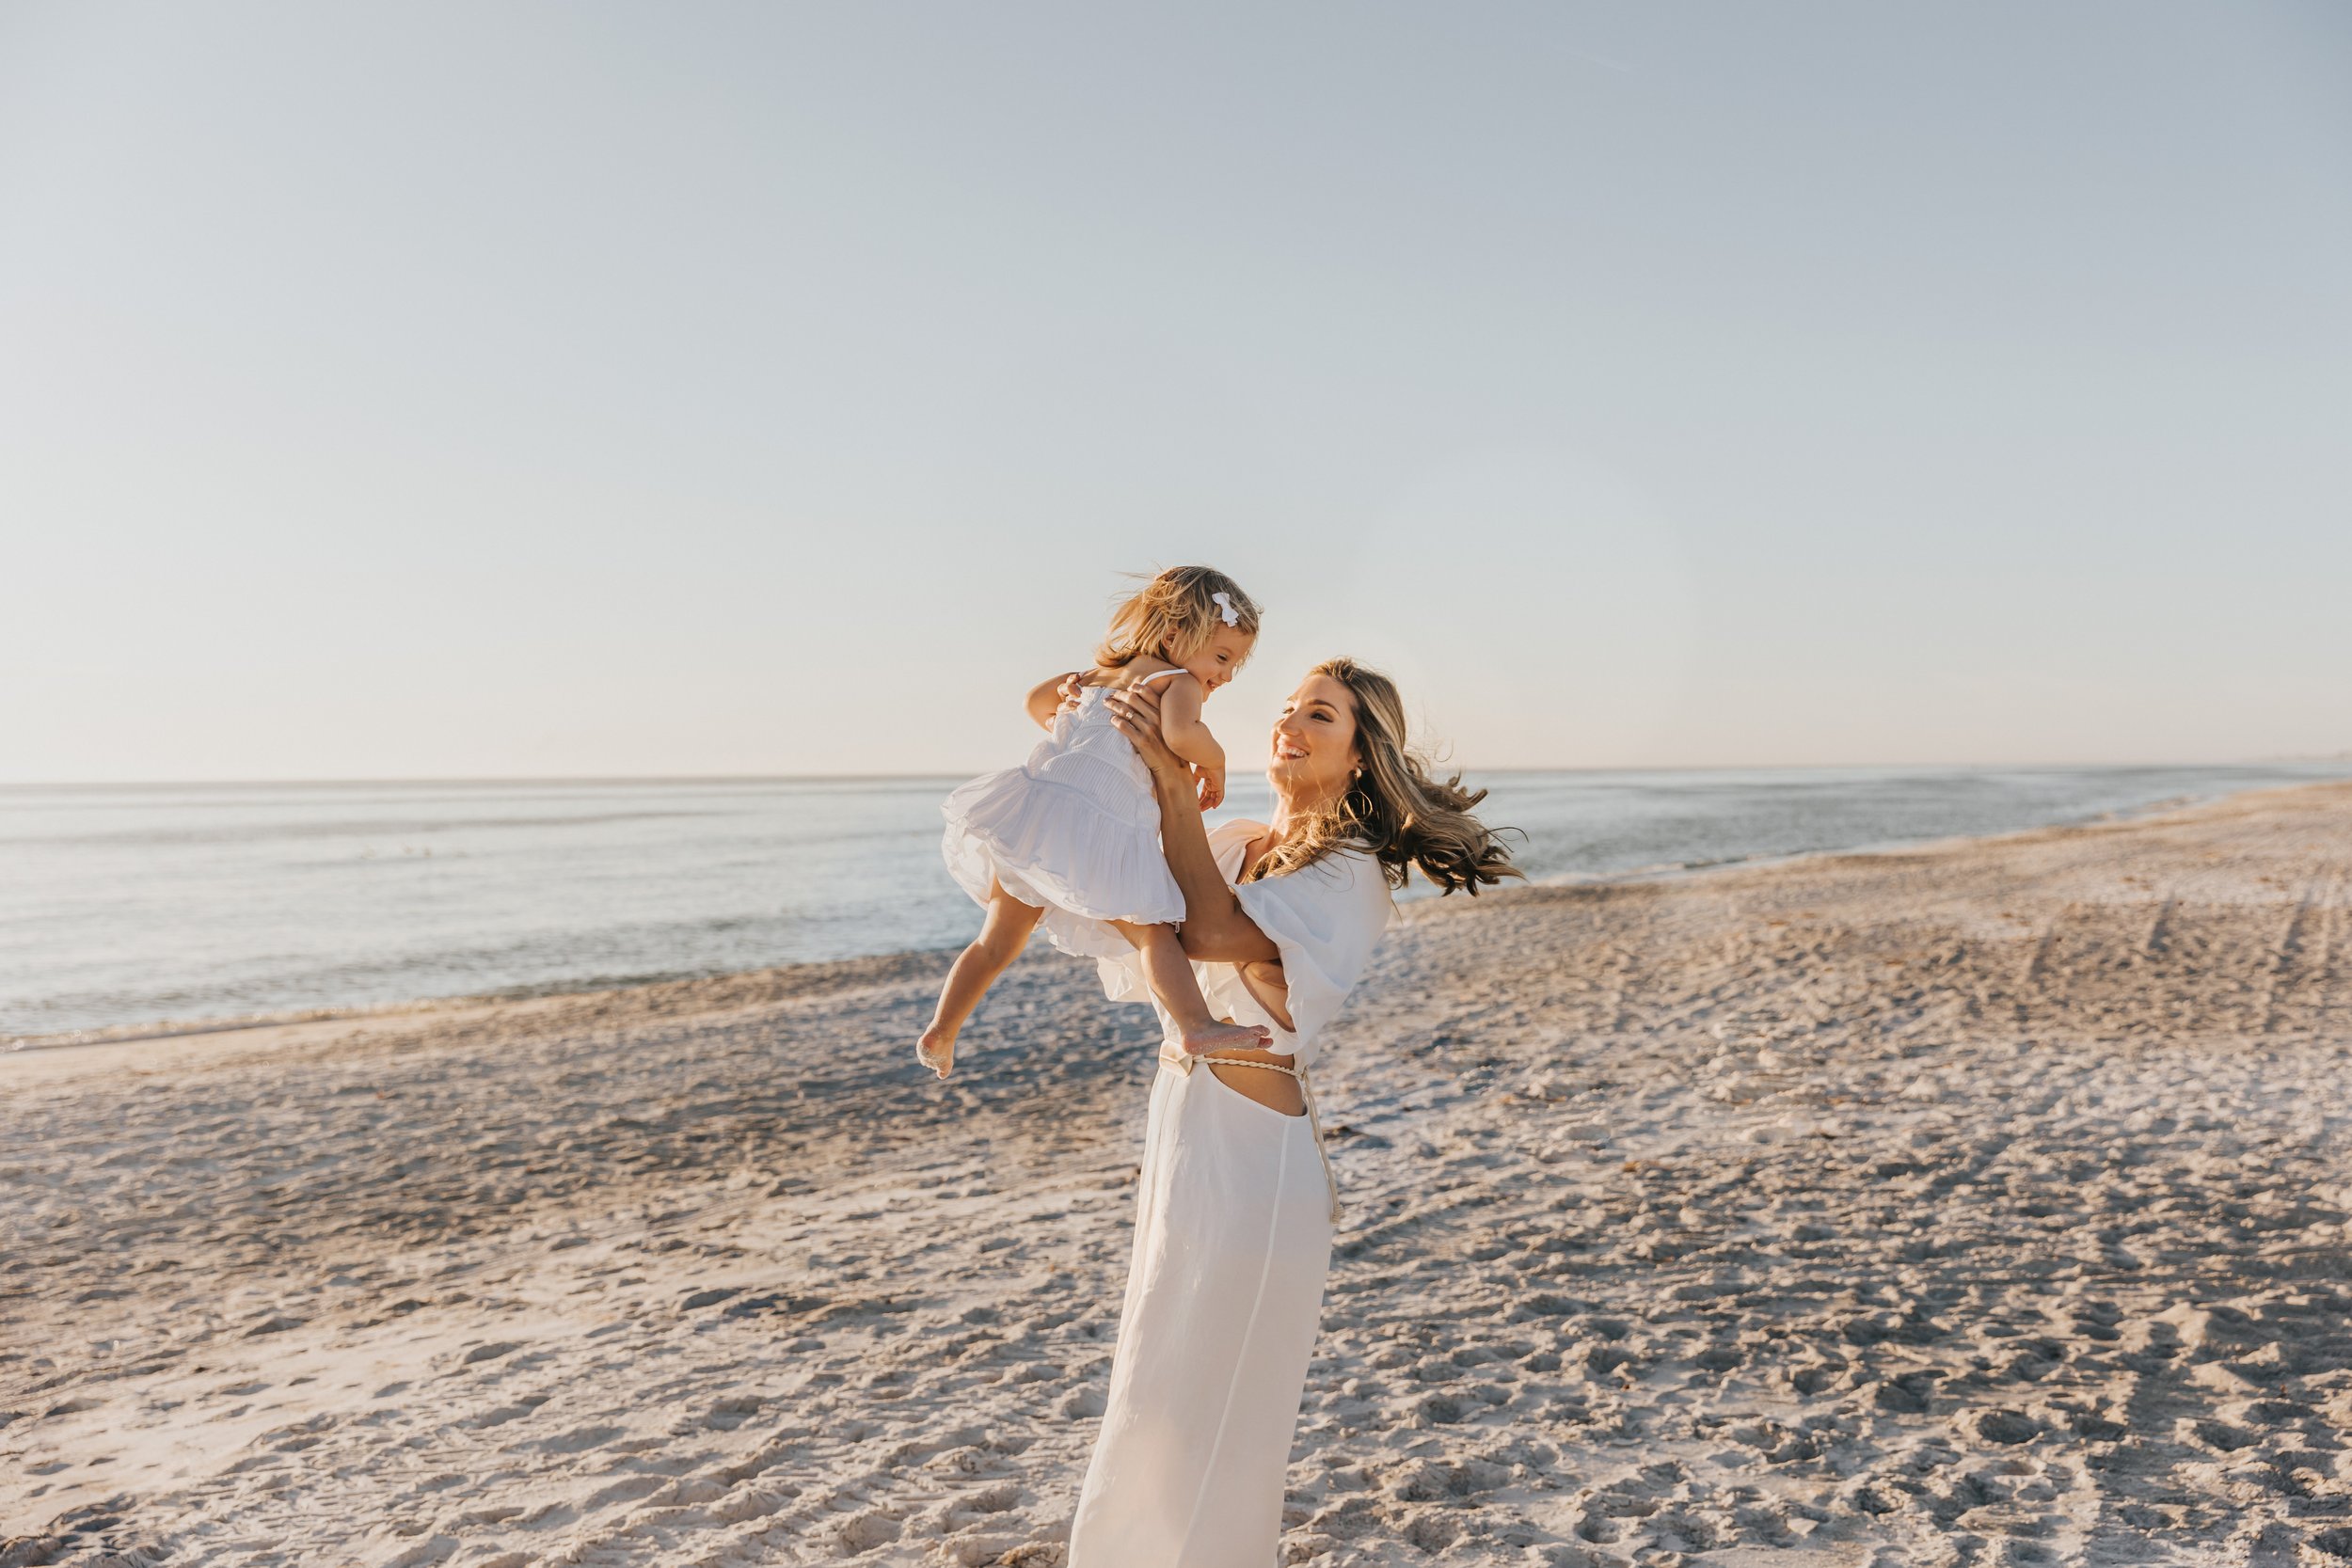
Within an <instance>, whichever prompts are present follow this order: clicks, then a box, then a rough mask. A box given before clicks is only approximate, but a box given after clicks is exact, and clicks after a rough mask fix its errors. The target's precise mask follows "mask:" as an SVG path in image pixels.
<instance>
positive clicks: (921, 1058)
mask: <svg viewBox="0 0 2352 1568" xmlns="http://www.w3.org/2000/svg"><path fill="white" fill-rule="evenodd" d="M914 1059H915V1060H916V1061H918V1062H921V1063H922V1064H923V1065H924V1066H925V1067H927V1068H929V1069H931V1070H932V1071H933V1072H935V1073H937V1074H939V1076H940V1077H942V1078H945V1077H946V1076H947V1074H948V1072H949V1070H950V1069H953V1068H954V1067H955V1065H956V1032H955V1031H954V1030H953V1029H943V1028H941V1027H940V1026H939V1025H938V1024H936V1023H934V1024H932V1025H931V1026H930V1028H928V1029H926V1030H924V1031H923V1037H922V1038H921V1039H919V1040H916V1041H915V1042H914Z"/></svg>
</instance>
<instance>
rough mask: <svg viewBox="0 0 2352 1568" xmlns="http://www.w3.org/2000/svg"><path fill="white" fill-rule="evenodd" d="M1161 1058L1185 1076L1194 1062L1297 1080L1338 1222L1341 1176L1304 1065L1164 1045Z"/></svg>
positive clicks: (1333, 1218)
mask: <svg viewBox="0 0 2352 1568" xmlns="http://www.w3.org/2000/svg"><path fill="white" fill-rule="evenodd" d="M1160 1060H1161V1061H1163V1062H1166V1063H1167V1064H1168V1066H1170V1067H1172V1068H1174V1069H1176V1070H1177V1071H1178V1072H1181V1073H1183V1074H1184V1075H1185V1076H1186V1077H1190V1076H1192V1069H1193V1066H1194V1064H1195V1063H1198V1062H1215V1063H1216V1064H1218V1065H1219V1066H1221V1067H1254V1068H1257V1069H1260V1070H1262V1071H1265V1072H1279V1073H1281V1074H1282V1075H1283V1076H1285V1077H1287V1078H1292V1079H1295V1080H1296V1081H1297V1084H1298V1096H1299V1098H1300V1099H1301V1100H1304V1101H1306V1102H1307V1132H1308V1134H1309V1135H1310V1136H1311V1137H1312V1138H1313V1139H1314V1141H1315V1158H1316V1159H1318V1160H1320V1161H1322V1162H1323V1185H1324V1187H1325V1189H1326V1190H1327V1191H1328V1192H1329V1193H1330V1195H1331V1222H1332V1223H1333V1224H1334V1225H1336V1224H1338V1223H1339V1218H1340V1179H1339V1178H1338V1177H1337V1176H1336V1175H1334V1174H1333V1173H1332V1170H1331V1156H1330V1155H1329V1154H1328V1153H1327V1152H1326V1151H1325V1149H1324V1147H1323V1123H1322V1122H1321V1121H1319V1120H1318V1119H1316V1117H1315V1086H1314V1085H1312V1084H1311V1083H1309V1082H1308V1081H1307V1069H1305V1068H1303V1067H1284V1066H1282V1065H1281V1064H1280V1063H1279V1062H1261V1061H1256V1060H1253V1059H1252V1058H1250V1057H1248V1056H1220V1055H1218V1054H1216V1053H1215V1052H1203V1053H1200V1054H1198V1055H1195V1054H1193V1053H1190V1052H1187V1051H1185V1050H1184V1049H1183V1048H1182V1047H1181V1046H1167V1047H1164V1048H1162V1050H1161V1052H1160ZM1229 1086H1230V1085H1229ZM1236 1092H1238V1091H1236ZM1266 1109H1267V1110H1269V1111H1272V1110H1274V1107H1273V1106H1271V1105H1269V1106H1267V1107H1266ZM1275 1114H1276V1115H1277V1116H1279V1115H1281V1114H1282V1113H1280V1112H1279V1111H1277V1112H1275Z"/></svg>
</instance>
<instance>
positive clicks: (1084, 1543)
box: [1069, 822, 1391, 1568]
mask: <svg viewBox="0 0 2352 1568" xmlns="http://www.w3.org/2000/svg"><path fill="white" fill-rule="evenodd" d="M1263 832H1265V830H1264V829H1263V827H1261V826H1259V825H1258V824H1257V823H1254V822H1229V823H1227V824H1226V825H1225V826H1223V827H1221V828H1219V829H1218V830H1217V831H1216V832H1214V833H1212V834H1210V835H1209V848H1210V850H1211V852H1212V853H1213V854H1215V856H1216V865H1217V869H1218V870H1219V871H1220V872H1222V873H1223V874H1224V877H1225V879H1226V880H1227V881H1228V882H1229V883H1233V882H1237V879H1238V878H1239V877H1240V875H1241V870H1242V857H1243V855H1244V854H1246V853H1247V852H1248V846H1249V844H1250V842H1251V841H1252V840H1253V839H1255V838H1257V837H1259V836H1260V835H1261V834H1263ZM1233 892H1234V895H1236V896H1237V897H1238V898H1240V900H1241V906H1242V909H1243V910H1244V911H1246V912H1247V913H1248V916H1249V918H1250V919H1251V920H1253V921H1255V922H1256V923H1257V926H1258V928H1259V929H1260V930H1262V931H1263V932H1264V933H1265V934H1266V935H1267V936H1268V937H1270V938H1272V939H1273V942H1274V945H1275V946H1276V947H1277V948H1279V949H1280V951H1281V955H1282V977H1283V980H1284V982H1285V983H1286V984H1287V985H1288V987H1289V991H1290V994H1289V997H1288V999H1287V1002H1286V1010H1287V1011H1288V1012H1289V1013H1290V1017H1291V1023H1292V1027H1291V1028H1289V1029H1284V1028H1282V1027H1281V1026H1280V1025H1279V1024H1278V1023H1276V1022H1275V1021H1274V1018H1273V1016H1272V1015H1271V1014H1269V1013H1268V1012H1267V1011H1266V1010H1265V1009H1264V1008H1263V1006H1260V1005H1259V1003H1258V1000H1257V998H1256V997H1254V996H1252V995H1251V994H1250V992H1249V989H1248V986H1247V985H1245V984H1244V983H1243V981H1242V976H1241V972H1240V971H1239V970H1238V969H1237V968H1235V967H1234V966H1233V965H1232V964H1206V963H1202V964H1195V965H1193V973H1194V974H1196V975H1198V976H1199V977H1200V991H1201V994H1202V995H1203V996H1205V997H1206V998H1207V999H1208V1002H1209V1007H1210V1010H1211V1011H1213V1012H1215V1013H1216V1015H1217V1016H1218V1017H1220V1018H1231V1019H1234V1020H1236V1021H1238V1022H1243V1023H1263V1024H1264V1025H1266V1026H1267V1027H1268V1028H1269V1029H1270V1030H1271V1031H1272V1032H1273V1035H1274V1049H1275V1050H1276V1051H1278V1052H1281V1053H1284V1054H1286V1055H1290V1056H1292V1057H1295V1059H1296V1061H1297V1064H1298V1065H1299V1066H1300V1067H1301V1068H1305V1067H1308V1066H1310V1065H1311V1064H1312V1063H1313V1061H1314V1059H1315V1055H1316V1046H1317V1037H1319V1036H1320V1035H1321V1033H1322V1031H1323V1028H1324V1026H1325V1025H1326V1024H1327V1023H1329V1022H1331V1020H1332V1019H1333V1018H1334V1017H1336V1016H1338V1013H1339V1010H1340V1006H1341V1004H1342V1003H1343V1002H1344V1001H1345V1000H1346V999H1347V993H1348V992H1349V991H1350V990H1353V989H1354V988H1355V985H1356V981H1357V979H1358V977H1359V976H1360V975H1361V974H1363V972H1364V968H1365V966H1366V965H1367V964H1368V963H1369V962H1370V961H1371V959H1372V952H1373V948H1374V947H1375V944H1377V943H1378V942H1379V940H1380V933H1381V932H1382V931H1383V930H1384V929H1385V928H1386V927H1387V926H1388V924H1389V915H1390V912H1391V905H1390V902H1389V885H1388V882H1387V879H1384V878H1383V877H1382V876H1381V874H1380V866H1379V864H1378V863H1377V862H1375V860H1374V859H1373V858H1372V857H1371V856H1370V855H1368V854H1364V853H1362V852H1360V851H1356V850H1349V851H1344V852H1342V853H1340V854H1336V855H1331V856H1329V857H1327V858H1326V859H1324V860H1321V861H1318V862H1316V863H1314V864H1312V865H1309V866H1305V867H1302V868H1301V869H1299V870H1297V871H1294V872H1291V873H1289V874H1287V875H1285V876H1279V877H1268V878H1265V879H1263V880H1260V881H1255V882H1238V883H1237V885H1236V886H1235V887H1234V889H1233ZM1101 968H1102V973H1103V979H1104V990H1106V991H1107V992H1109V994H1110V995H1111V996H1112V997H1113V998H1114V999H1115V1000H1135V1001H1149V1000H1150V999H1151V994H1152V993H1151V990H1150V988H1149V987H1148V986H1147V985H1146V984H1145V982H1144V978H1143V966H1142V963H1141V961H1140V960H1139V959H1137V958H1135V957H1134V956H1133V955H1132V953H1130V954H1126V955H1122V956H1121V957H1120V959H1118V960H1117V961H1111V960H1105V961H1104V963H1103V964H1102V966H1101ZM1161 1016H1162V1019H1163V1022H1165V1020H1166V1016H1167V1015H1166V1014H1165V1013H1163V1014H1162V1015H1161ZM1167 1036H1168V1040H1169V1041H1170V1042H1173V1041H1175V1038H1176V1037H1175V1032H1174V1030H1173V1029H1172V1028H1169V1029H1168V1031H1167ZM1183 1059H1184V1058H1183V1046H1182V1045H1181V1044H1175V1043H1171V1044H1165V1045H1163V1047H1162V1049H1161V1055H1160V1061H1161V1068H1160V1071H1159V1074H1158V1076H1157V1077H1156V1078H1155V1079H1154V1081H1153V1083H1152V1110H1151V1121H1150V1126H1149V1130H1148V1131H1147V1132H1145V1134H1144V1142H1143V1172H1142V1180H1140V1181H1138V1182H1137V1183H1136V1241H1135V1253H1134V1260H1133V1262H1132V1264H1131V1266H1130V1268H1129V1271H1128V1275H1127V1294H1126V1299H1125V1302H1124V1304H1123V1305H1122V1307H1120V1315H1119V1348H1118V1350H1117V1351H1116V1352H1115V1353H1114V1354H1112V1356H1111V1381H1110V1398H1109V1401H1108V1408H1106V1409H1105V1410H1104V1413H1103V1427H1102V1431H1101V1433H1100V1434H1099V1435H1098V1436H1097V1437H1096V1439H1095V1444H1094V1455H1093V1458H1092V1460H1091V1462H1090V1463H1089V1465H1088V1466H1087V1474H1086V1481H1085V1484H1084V1485H1083V1486H1082V1487H1081V1488H1080V1489H1079V1493H1078V1509H1077V1513H1076V1516H1075V1517H1074V1518H1073V1520H1072V1523H1071V1531H1070V1557H1069V1568H1272V1565H1273V1562H1274V1560H1275V1552H1276V1549H1277V1546H1278V1544H1279V1542H1280V1539H1281V1534H1282V1481H1283V1477H1284V1475H1285V1473H1286V1472H1287V1471H1288V1469H1289V1467H1290V1451H1291V1439H1292V1437H1293V1435H1294V1434H1295V1430H1296V1428H1297V1425H1298V1402H1299V1396H1300V1394H1301V1393H1302V1392H1304V1390H1305V1388H1306V1384H1307V1360H1308V1356H1309V1354H1310V1353H1311V1351H1312V1349H1313V1347H1314V1338H1315V1323H1316V1320H1317V1319H1318V1318H1319V1317H1320V1316H1321V1314H1322V1306H1323V1281H1324V1275H1325V1273H1326V1272H1327V1270H1328V1268H1329V1266H1330V1261H1331V1223H1332V1216H1331V1193H1330V1189H1329V1187H1328V1185H1327V1182H1328V1180H1329V1179H1328V1175H1327V1169H1326V1167H1325V1165H1324V1162H1323V1158H1322V1154H1321V1150H1320V1149H1319V1148H1318V1147H1317V1141H1316V1138H1315V1134H1314V1126H1313V1123H1312V1122H1311V1119H1310V1118H1309V1117H1304V1116H1296V1117H1292V1116H1284V1115H1283V1114H1282V1113H1281V1112H1279V1111H1277V1110H1274V1109H1272V1108H1271V1107H1269V1106H1266V1105H1262V1104H1260V1103H1259V1102H1258V1101H1255V1100H1252V1099H1250V1098H1249V1097H1248V1095H1245V1094H1243V1093H1242V1092H1241V1091H1240V1090H1239V1089H1236V1088H1234V1087H1232V1085H1229V1084H1225V1083H1223V1082H1221V1081H1219V1080H1218V1078H1217V1076H1216V1073H1215V1072H1213V1071H1211V1070H1210V1069H1208V1068H1206V1067H1201V1068H1199V1069H1198V1070H1195V1071H1190V1072H1186V1071H1183V1070H1180V1068H1179V1066H1178V1064H1179V1063H1180V1062H1181V1061H1182V1060H1183Z"/></svg>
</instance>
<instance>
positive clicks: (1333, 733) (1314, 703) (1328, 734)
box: [1266, 675, 1356, 806]
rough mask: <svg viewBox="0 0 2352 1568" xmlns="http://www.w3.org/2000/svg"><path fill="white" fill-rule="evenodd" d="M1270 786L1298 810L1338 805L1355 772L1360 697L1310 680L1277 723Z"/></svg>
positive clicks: (1332, 683) (1324, 679) (1330, 682)
mask: <svg viewBox="0 0 2352 1568" xmlns="http://www.w3.org/2000/svg"><path fill="white" fill-rule="evenodd" d="M1273 742H1274V747H1273V755H1272V757H1271V758H1270V759H1269V760H1268V762H1267V764H1266V780H1267V782H1268V783H1269V784H1273V786H1274V793H1275V794H1277V795H1279V796H1280V797H1282V798H1283V799H1284V800H1289V801H1290V802H1292V803H1293V804H1294V805H1298V806H1311V805H1319V804H1321V803H1323V802H1324V801H1327V800H1338V799H1339V798H1340V797H1341V796H1342V795H1343V794H1345V793H1346V791H1347V784H1348V776H1349V775H1350V774H1351V773H1353V772H1354V771H1355V769H1356V696H1355V693H1353V692H1351V691H1350V690H1348V689H1347V688H1346V687H1345V686H1344V685H1343V684H1342V683H1341V682H1339V681H1337V680H1334V679H1332V678H1331V677H1330V676H1329V675H1309V676H1308V677H1307V678H1306V679H1305V680H1303V681H1301V682H1299V683H1298V689H1296V690H1295V691H1293V692H1292V693H1291V694H1290V700H1289V701H1288V702H1286V703H1284V704H1283V705H1282V716H1281V717H1280V718H1279V719H1277V720H1276V721H1274V736H1273Z"/></svg>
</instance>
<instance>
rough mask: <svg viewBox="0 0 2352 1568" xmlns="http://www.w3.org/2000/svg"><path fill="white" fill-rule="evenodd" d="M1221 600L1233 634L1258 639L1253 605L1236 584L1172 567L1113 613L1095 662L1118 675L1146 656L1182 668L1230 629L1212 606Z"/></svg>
mask: <svg viewBox="0 0 2352 1568" xmlns="http://www.w3.org/2000/svg"><path fill="white" fill-rule="evenodd" d="M1217 594H1224V595H1225V604H1227V605H1231V606H1232V610H1233V619H1232V623H1231V624H1232V627H1233V629H1234V630H1235V631H1238V632H1241V633H1243V634H1245V635H1247V636H1249V637H1255V636H1257V635H1258V606H1257V601H1255V600H1254V599H1252V598H1250V596H1249V595H1248V594H1245V593H1243V592H1242V591H1241V584H1240V583H1238V582H1235V581H1234V580H1233V579H1232V578H1229V577H1227V576H1226V575H1225V574H1224V573H1223V572H1219V571H1214V570H1212V569H1211V568H1209V567H1206V566H1171V567H1169V568H1168V570H1167V571H1165V572H1162V573H1160V574H1159V575H1158V576H1156V577H1153V578H1151V579H1150V580H1148V581H1146V582H1145V583H1144V585H1143V588H1142V590H1141V592H1139V593H1136V594H1129V595H1128V596H1127V598H1126V599H1125V601H1124V602H1122V603H1121V604H1120V607H1119V608H1118V609H1117V610H1112V611H1111V629H1110V631H1109V632H1108V634H1106V635H1105V636H1104V639H1103V645H1102V646H1101V647H1099V648H1097V649H1095V650H1094V662H1095V663H1096V664H1098V665H1100V666H1101V667H1102V668H1104V669H1105V670H1116V669H1118V668H1120V666H1121V665H1123V664H1126V663H1128V662H1129V661H1130V660H1132V659H1134V658H1135V657H1136V656H1137V655H1140V654H1150V655H1151V656H1152V657H1154V658H1169V657H1170V656H1171V655H1172V656H1173V657H1172V658H1170V662H1173V663H1182V662H1183V661H1184V660H1185V659H1187V658H1190V657H1192V656H1193V655H1194V654H1197V653H1199V652H1200V649H1201V648H1202V646H1203V645H1204V644H1206V643H1207V642H1208V641H1209V639H1210V638H1212V637H1214V636H1216V630H1217V628H1218V627H1219V626H1225V625H1227V624H1228V623H1227V622H1226V619H1225V609H1224V606H1222V605H1219V604H1218V603H1217V601H1216V595H1217Z"/></svg>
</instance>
